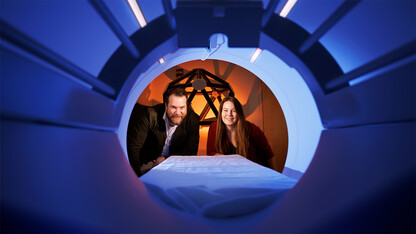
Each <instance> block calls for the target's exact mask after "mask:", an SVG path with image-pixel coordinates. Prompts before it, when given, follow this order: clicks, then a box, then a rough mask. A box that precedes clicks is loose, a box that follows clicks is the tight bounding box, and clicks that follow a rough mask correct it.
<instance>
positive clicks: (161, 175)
mask: <svg viewBox="0 0 416 234" xmlns="http://www.w3.org/2000/svg"><path fill="white" fill-rule="evenodd" d="M140 180H141V181H142V182H143V183H144V184H145V185H146V187H147V188H148V189H149V191H150V192H151V193H152V194H153V195H154V196H156V197H157V198H158V199H160V200H161V201H163V202H164V203H166V204H168V205H169V206H171V207H174V208H176V209H178V210H182V211H185V212H189V213H192V214H195V215H198V216H204V217H210V218H227V217H236V216H242V215H247V214H250V213H253V212H256V211H258V210H261V209H263V208H265V207H267V206H269V205H271V204H274V203H275V202H277V201H278V200H279V199H280V198H281V197H282V196H283V195H284V194H285V192H287V191H288V190H289V189H290V188H292V187H293V186H294V185H295V183H296V180H294V179H292V178H289V177H287V176H285V175H282V174H280V173H278V172H276V171H274V170H271V169H269V168H266V167H263V166H261V165H258V164H256V163H254V162H251V161H250V160H248V159H246V158H244V157H242V156H240V155H226V156H171V157H169V158H168V159H166V160H165V161H164V162H163V163H161V164H159V165H158V166H156V167H154V168H153V169H152V170H150V171H149V172H148V173H146V174H145V175H143V176H142V177H140Z"/></svg>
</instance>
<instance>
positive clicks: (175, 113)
mask: <svg viewBox="0 0 416 234" xmlns="http://www.w3.org/2000/svg"><path fill="white" fill-rule="evenodd" d="M186 105H187V104H186V97H185V96H182V97H179V96H176V95H175V94H172V95H170V97H169V104H165V109H166V116H167V117H168V119H169V124H170V125H171V126H173V125H179V124H180V123H182V120H183V119H184V118H185V116H186V113H187V109H186Z"/></svg>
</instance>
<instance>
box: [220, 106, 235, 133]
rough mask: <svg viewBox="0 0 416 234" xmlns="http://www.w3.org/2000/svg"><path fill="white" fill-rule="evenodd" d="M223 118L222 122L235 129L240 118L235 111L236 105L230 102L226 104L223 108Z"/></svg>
mask: <svg viewBox="0 0 416 234" xmlns="http://www.w3.org/2000/svg"><path fill="white" fill-rule="evenodd" d="M221 117H222V122H223V123H224V124H225V125H226V126H227V127H234V126H235V124H237V121H238V116H237V112H236V110H235V106H234V103H232V102H230V101H226V102H224V105H223V106H222V111H221Z"/></svg>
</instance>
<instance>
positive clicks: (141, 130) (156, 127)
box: [127, 104, 199, 176]
mask: <svg viewBox="0 0 416 234" xmlns="http://www.w3.org/2000/svg"><path fill="white" fill-rule="evenodd" d="M187 110H188V113H187V115H186V117H185V118H184V119H183V121H182V123H181V124H180V125H179V126H178V127H177V128H176V131H175V133H174V134H173V137H172V141H171V145H170V148H169V154H170V155H196V154H197V152H198V143H199V116H198V115H197V114H196V113H195V112H194V111H193V110H192V109H191V108H190V107H189V106H188V108H187ZM164 113H165V104H158V105H155V106H143V105H140V104H136V105H135V106H134V108H133V111H132V114H131V116H130V121H129V126H128V129H127V153H128V156H129V161H130V164H131V165H132V167H133V169H134V171H135V172H136V174H137V175H138V176H140V166H141V165H143V164H146V163H148V162H150V161H152V160H155V159H156V158H158V157H159V156H170V155H161V153H162V150H163V146H164V145H165V140H166V126H165V121H164V120H163V114H164Z"/></svg>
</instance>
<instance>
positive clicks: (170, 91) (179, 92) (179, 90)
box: [163, 87, 188, 104]
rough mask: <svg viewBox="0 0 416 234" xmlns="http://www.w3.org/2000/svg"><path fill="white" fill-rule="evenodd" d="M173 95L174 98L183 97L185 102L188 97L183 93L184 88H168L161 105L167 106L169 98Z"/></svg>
mask: <svg viewBox="0 0 416 234" xmlns="http://www.w3.org/2000/svg"><path fill="white" fill-rule="evenodd" d="M172 94H174V95H175V96H178V97H183V96H185V98H186V100H188V95H187V93H186V91H185V89H184V88H181V87H172V88H168V89H167V90H166V91H165V92H164V93H163V103H165V104H169V97H170V96H171V95H172Z"/></svg>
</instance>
